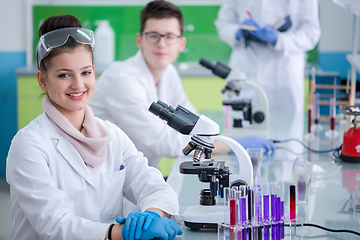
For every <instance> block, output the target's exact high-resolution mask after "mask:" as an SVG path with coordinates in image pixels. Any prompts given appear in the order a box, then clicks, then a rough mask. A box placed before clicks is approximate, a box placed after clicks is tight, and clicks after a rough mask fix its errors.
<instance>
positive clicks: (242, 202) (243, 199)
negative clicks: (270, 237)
mask: <svg viewBox="0 0 360 240" xmlns="http://www.w3.org/2000/svg"><path fill="white" fill-rule="evenodd" d="M239 192H240V201H239V202H240V203H239V205H240V207H239V211H240V224H241V226H242V227H243V228H245V227H246V221H247V219H246V195H247V186H246V185H241V186H240V187H239ZM246 236H247V234H246V230H243V231H242V239H244V240H245V239H246Z"/></svg>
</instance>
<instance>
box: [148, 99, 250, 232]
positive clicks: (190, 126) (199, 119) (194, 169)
mask: <svg viewBox="0 0 360 240" xmlns="http://www.w3.org/2000/svg"><path fill="white" fill-rule="evenodd" d="M149 111H150V112H151V113H153V114H154V115H156V116H158V117H159V118H161V119H163V120H165V121H166V122H167V124H168V125H169V126H170V127H171V128H173V129H175V130H176V131H178V132H180V133H181V134H184V135H191V141H190V142H189V143H188V145H187V146H186V147H185V148H184V149H183V153H184V155H189V154H190V153H191V152H192V151H194V155H193V160H192V161H184V162H182V163H181V164H180V173H182V174H196V175H198V178H199V180H200V182H206V183H209V184H210V188H209V189H203V190H201V193H200V205H197V206H191V207H189V208H187V209H186V210H185V211H184V213H183V217H184V222H185V226H187V227H189V228H190V229H191V230H194V231H200V230H206V231H216V230H217V224H218V223H219V222H221V220H222V219H224V205H223V204H217V203H216V196H217V195H218V192H219V193H220V196H221V197H224V191H223V189H224V187H229V186H230V187H232V186H238V185H252V183H253V167H252V163H251V160H250V157H249V155H248V153H247V152H246V151H245V149H244V148H243V147H242V146H241V145H240V144H239V143H238V142H236V141H235V140H233V139H231V138H229V137H226V136H222V135H219V134H220V127H219V125H218V124H217V123H216V122H214V121H213V120H211V119H209V118H208V117H206V116H204V115H201V116H198V115H196V114H194V113H192V112H190V111H189V110H187V109H185V108H184V107H182V106H180V105H179V106H177V107H176V109H174V108H173V107H171V106H168V105H167V104H166V103H164V102H162V101H157V103H155V102H153V103H152V104H151V106H150V108H149ZM215 141H219V142H222V143H224V144H226V145H228V146H229V147H230V148H231V149H232V151H233V152H234V154H235V156H236V158H237V161H238V174H232V173H231V172H230V170H229V167H227V166H225V162H224V161H216V160H215V159H213V158H212V156H211V154H212V149H213V148H214V143H215Z"/></svg>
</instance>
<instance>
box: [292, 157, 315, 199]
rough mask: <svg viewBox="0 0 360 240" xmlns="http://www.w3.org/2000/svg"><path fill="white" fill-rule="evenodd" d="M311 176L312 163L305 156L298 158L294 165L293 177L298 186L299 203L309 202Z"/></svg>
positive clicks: (297, 196) (297, 197)
mask: <svg viewBox="0 0 360 240" xmlns="http://www.w3.org/2000/svg"><path fill="white" fill-rule="evenodd" d="M311 177H312V163H311V162H310V161H309V160H307V159H305V158H301V157H298V158H296V159H295V162H294V165H293V167H292V179H293V182H294V183H295V186H296V202H297V204H307V202H308V197H309V186H310V183H311Z"/></svg>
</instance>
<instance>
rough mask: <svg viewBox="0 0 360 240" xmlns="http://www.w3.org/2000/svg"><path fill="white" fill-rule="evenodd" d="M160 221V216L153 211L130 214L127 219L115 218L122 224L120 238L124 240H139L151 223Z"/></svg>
mask: <svg viewBox="0 0 360 240" xmlns="http://www.w3.org/2000/svg"><path fill="white" fill-rule="evenodd" d="M155 219H160V215H159V214H158V213H156V212H153V211H145V212H132V213H130V214H129V215H128V217H127V218H124V217H117V218H116V221H117V222H118V223H120V224H122V223H124V226H123V229H122V232H121V234H122V236H123V239H125V240H134V239H139V238H140V236H141V234H142V232H143V231H146V230H148V229H149V227H150V225H151V223H152V221H154V220H155Z"/></svg>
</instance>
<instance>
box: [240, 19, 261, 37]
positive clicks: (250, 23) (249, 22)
mask: <svg viewBox="0 0 360 240" xmlns="http://www.w3.org/2000/svg"><path fill="white" fill-rule="evenodd" d="M241 25H248V26H252V27H256V28H260V26H259V24H258V23H257V22H256V21H254V20H253V19H245V20H244V21H243V23H242V24H241ZM249 35H250V34H249V33H247V30H243V29H241V28H240V29H239V30H238V31H237V32H236V39H237V40H240V39H241V38H242V37H244V38H245V39H248V38H249Z"/></svg>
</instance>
